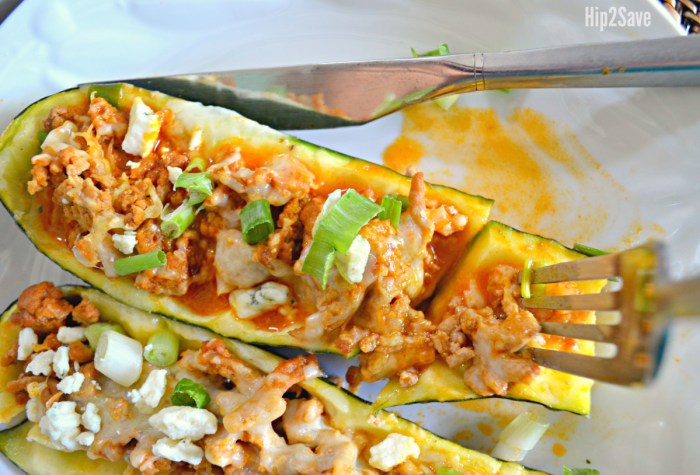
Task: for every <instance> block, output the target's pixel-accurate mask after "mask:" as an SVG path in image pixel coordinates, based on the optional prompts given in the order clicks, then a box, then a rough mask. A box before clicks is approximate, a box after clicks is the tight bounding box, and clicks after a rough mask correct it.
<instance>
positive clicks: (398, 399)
mask: <svg viewBox="0 0 700 475" xmlns="http://www.w3.org/2000/svg"><path fill="white" fill-rule="evenodd" d="M583 257H586V256H584V255H583V254H580V253H578V252H576V251H574V250H572V249H569V248H567V247H565V246H563V245H562V244H560V243H558V242H557V241H554V240H552V239H548V238H544V237H542V236H536V235H534V234H528V233H524V232H522V231H518V230H517V229H514V228H511V227H509V226H507V225H505V224H502V223H499V222H496V221H490V222H489V223H487V224H486V226H484V228H483V229H482V230H481V232H480V233H479V234H478V235H477V236H476V237H475V238H474V241H473V242H472V245H471V246H470V249H469V251H468V253H467V254H466V255H465V256H464V258H463V259H462V260H461V262H459V264H457V265H456V266H455V268H454V270H453V271H452V273H451V274H450V275H449V276H448V277H447V278H445V279H444V281H443V284H442V285H441V286H440V288H439V289H438V291H437V293H436V295H435V297H434V299H433V301H432V302H431V305H430V308H429V309H428V311H427V315H428V318H430V319H431V320H432V321H433V322H436V323H439V322H440V321H442V318H443V316H444V315H445V313H446V310H447V307H448V305H449V302H450V301H451V300H452V298H453V297H454V296H455V295H459V294H460V293H461V291H462V290H463V286H464V285H465V283H466V282H468V281H469V279H470V278H473V277H475V276H478V275H479V273H481V272H484V271H487V270H488V269H491V268H493V266H495V265H498V264H508V265H513V266H515V267H517V268H522V266H523V263H524V262H525V260H526V259H532V260H533V261H534V262H535V263H536V264H537V265H540V266H544V265H550V264H556V263H559V262H565V261H572V260H576V259H581V258H583ZM605 284H606V281H601V280H597V281H585V282H578V283H576V284H575V286H576V287H577V288H578V289H580V290H581V291H582V292H584V293H595V292H599V291H600V290H601V289H602V287H603V286H604V285H605ZM583 317H584V318H583V319H582V320H581V321H580V323H593V322H594V321H595V314H594V313H593V312H586V314H585V315H583ZM578 348H579V351H580V352H581V353H585V354H591V353H592V351H593V344H592V342H581V343H579V346H578ZM462 374H463V370H460V369H450V368H448V367H447V365H445V364H444V363H442V362H439V361H438V362H436V363H434V364H433V365H431V366H430V367H429V368H428V369H427V370H426V371H425V372H424V373H423V374H422V375H421V376H420V379H419V380H418V384H416V385H415V386H412V387H410V388H401V387H400V385H399V383H398V381H395V380H392V381H390V382H389V383H388V384H387V385H386V386H385V387H384V388H383V389H382V391H381V392H380V394H379V395H378V397H377V402H376V404H375V406H376V407H382V408H384V407H392V406H398V405H402V404H412V403H418V402H430V401H440V402H446V401H464V400H469V399H477V398H479V397H480V396H479V395H477V394H476V393H474V392H473V391H471V390H470V389H469V387H467V385H466V384H465V383H464V381H463V379H462ZM592 386H593V381H591V380H590V379H586V378H581V377H579V376H573V375H571V374H567V373H562V372H559V371H554V370H551V369H548V368H541V372H540V374H539V375H538V376H536V377H535V378H534V379H533V380H532V381H529V382H528V383H518V384H515V385H513V386H512V387H511V388H510V390H509V391H508V393H507V394H506V395H505V397H506V398H508V399H520V400H525V401H532V402H537V403H540V404H543V405H545V406H547V407H550V408H552V409H559V410H565V411H570V412H573V413H577V414H584V415H585V414H588V413H589V412H590V406H591V387H592Z"/></svg>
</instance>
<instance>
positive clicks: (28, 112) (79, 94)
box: [0, 84, 492, 357]
mask: <svg viewBox="0 0 700 475" xmlns="http://www.w3.org/2000/svg"><path fill="white" fill-rule="evenodd" d="M92 93H96V94H98V95H100V96H102V97H104V98H105V99H107V100H108V101H109V102H111V103H113V104H119V105H124V106H127V105H130V104H131V102H132V101H133V100H134V98H136V97H141V98H142V99H144V101H146V102H147V103H150V104H153V105H157V106H161V107H163V106H165V105H166V104H168V105H179V106H183V105H190V106H191V108H192V110H193V111H195V112H196V113H197V114H198V115H197V120H198V121H201V122H197V123H198V124H200V126H201V128H202V129H203V133H204V135H205V136H206V135H207V134H209V137H208V138H209V143H211V144H215V143H217V141H220V140H222V139H223V138H226V137H230V136H236V137H242V138H244V139H245V140H246V141H248V143H250V145H251V146H253V147H256V146H263V147H264V146H265V145H270V144H271V143H275V144H279V143H284V144H288V145H289V146H293V147H294V149H295V153H296V155H295V157H297V158H298V159H300V160H301V161H302V162H303V163H304V164H305V165H306V166H307V167H309V169H311V170H312V171H314V173H322V176H323V178H324V180H326V181H328V179H330V180H331V181H332V180H340V179H345V178H346V177H354V178H353V179H354V180H355V181H357V182H361V183H366V184H367V185H368V186H369V187H372V188H374V189H376V190H380V191H382V192H384V193H400V194H407V193H408V190H409V188H410V179H409V178H407V177H406V176H404V175H401V174H399V173H397V172H394V171H393V170H390V169H388V168H385V167H382V166H379V165H376V164H373V163H370V162H366V161H364V160H361V159H357V158H353V157H350V156H347V155H344V154H341V153H338V152H335V151H332V150H328V149H325V148H323V147H320V146H317V145H312V144H309V143H307V142H305V141H303V140H300V139H298V138H295V137H291V136H288V135H285V134H282V133H281V132H278V131H276V130H273V129H271V128H269V127H266V126H263V125H260V124H257V123H256V122H253V121H251V120H248V119H246V118H244V117H241V116H239V115H238V114H236V113H234V112H232V111H227V110H225V109H220V108H212V107H205V106H201V105H199V104H194V103H188V102H186V101H183V100H181V99H176V98H172V97H169V96H166V95H164V94H160V93H157V92H152V91H147V90H144V89H138V88H135V87H133V86H130V85H127V84H123V85H106V86H103V85H99V86H85V87H82V88H80V89H71V90H67V91H64V92H61V93H58V94H55V95H52V96H49V97H47V98H44V99H42V100H40V101H38V102H36V103H34V104H32V105H31V106H29V107H27V108H26V109H25V110H24V111H23V112H22V113H21V114H20V115H18V116H17V117H16V118H15V119H14V120H13V121H12V122H11V123H10V124H9V126H8V127H7V129H6V130H5V131H4V132H3V134H2V135H1V136H0V200H1V201H2V202H3V205H4V206H5V207H6V208H7V210H8V211H9V212H10V214H12V215H13V217H14V219H15V222H16V223H17V224H18V225H19V226H20V228H22V230H23V231H24V233H25V234H26V235H27V237H28V238H29V239H30V240H31V241H32V243H34V245H35V246H36V248H37V249H38V250H39V251H40V252H42V253H43V254H45V255H46V256H47V257H48V258H49V259H51V260H53V261H54V262H56V263H57V264H58V265H59V266H60V267H62V268H63V269H65V270H66V271H68V272H70V273H72V274H74V275H75V276H77V277H78V278H80V279H82V280H83V281H85V282H88V283H89V284H90V285H92V286H94V287H97V288H99V289H101V290H103V291H105V292H106V293H108V294H109V295H111V296H112V297H114V298H116V299H117V300H119V301H122V302H124V303H126V304H128V305H131V306H133V307H137V308H140V309H142V310H145V311H148V312H153V313H159V314H162V315H166V316H169V317H173V318H176V319H178V320H181V321H184V322H187V323H191V324H194V325H199V326H203V327H206V328H209V329H211V330H212V331H214V332H216V333H218V334H220V335H223V336H230V337H234V338H237V339H240V340H243V341H247V342H249V343H256V344H262V345H267V346H293V347H300V348H303V349H305V350H308V351H326V352H334V353H339V352H340V351H339V349H338V348H336V347H335V346H334V345H333V344H332V343H330V342H328V341H315V342H307V343H303V342H300V341H299V340H298V339H296V338H294V337H292V336H291V335H290V333H289V332H290V331H291V330H293V329H294V327H289V328H287V329H285V330H282V331H278V332H269V331H265V330H262V329H260V328H258V327H256V325H255V324H254V323H252V322H249V321H244V320H241V319H238V318H236V317H235V315H233V313H232V312H228V311H224V312H221V313H218V314H216V315H199V314H197V313H195V312H193V311H192V310H191V309H190V308H189V307H187V306H186V305H184V304H182V303H181V302H179V301H178V300H176V299H174V298H172V297H169V296H163V295H154V294H149V293H148V292H147V291H145V290H143V289H139V288H137V287H135V286H134V285H133V282H132V281H131V279H129V278H124V277H123V278H117V277H114V278H110V277H106V276H105V275H104V274H103V273H102V271H100V270H98V269H93V268H88V267H85V266H83V265H82V264H80V263H79V262H78V261H77V260H76V259H75V257H74V256H73V253H72V252H71V251H70V250H69V249H68V248H67V247H66V246H64V245H63V244H61V243H59V242H58V241H57V240H55V239H54V238H53V237H52V236H50V235H49V233H48V232H46V231H45V230H44V229H43V226H42V224H41V219H42V218H41V212H42V210H41V209H40V208H39V207H38V206H37V205H36V202H35V201H34V200H33V198H32V197H31V196H30V195H29V193H28V192H27V188H26V184H27V182H28V180H29V179H30V177H31V162H30V159H31V157H32V156H33V155H34V154H36V153H37V152H38V151H39V146H40V142H39V131H40V130H42V125H41V124H42V121H43V119H44V118H45V117H46V116H47V115H48V114H49V112H50V111H51V110H52V109H53V108H54V107H56V106H59V105H78V104H86V101H87V100H88V97H89V95H90V94H92ZM194 122H196V121H194ZM190 125H192V126H193V127H194V125H195V124H190ZM205 143H206V141H205ZM427 193H428V197H429V198H432V199H439V201H441V202H444V203H447V204H451V205H454V206H455V207H456V208H457V209H458V210H460V211H461V212H462V213H463V214H465V215H467V217H468V219H469V223H468V225H467V229H466V230H465V231H463V232H462V233H461V234H460V236H459V240H460V241H459V243H460V247H461V248H464V249H466V248H467V246H468V243H469V242H470V241H471V239H472V238H473V237H474V235H476V233H477V232H478V231H479V230H480V229H481V227H483V225H484V224H485V223H486V221H487V219H488V215H489V213H490V209H491V205H492V200H489V199H486V198H483V197H479V196H473V195H468V194H466V193H463V192H461V191H458V190H455V189H452V188H448V187H440V186H429V187H428V191H427ZM437 280H438V279H435V284H434V285H436V284H437ZM355 354H357V349H355V351H353V352H351V353H350V354H346V355H345V356H346V357H352V356H354V355H355Z"/></svg>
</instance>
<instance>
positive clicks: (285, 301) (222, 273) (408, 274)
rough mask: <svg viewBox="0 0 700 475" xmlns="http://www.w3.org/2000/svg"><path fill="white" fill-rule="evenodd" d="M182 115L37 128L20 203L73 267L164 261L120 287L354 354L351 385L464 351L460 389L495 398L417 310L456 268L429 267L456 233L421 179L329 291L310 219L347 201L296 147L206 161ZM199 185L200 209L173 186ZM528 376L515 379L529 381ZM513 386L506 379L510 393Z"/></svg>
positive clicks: (81, 114) (411, 377)
mask: <svg viewBox="0 0 700 475" xmlns="http://www.w3.org/2000/svg"><path fill="white" fill-rule="evenodd" d="M178 113H181V111H179V112H177V111H175V112H174V111H173V110H171V109H169V108H167V107H166V108H163V109H161V110H158V111H153V110H152V109H151V108H150V107H148V106H147V105H146V104H144V103H143V102H142V101H141V100H140V99H137V100H135V101H134V104H133V105H132V107H131V110H130V111H128V112H127V111H121V110H117V109H116V108H115V107H113V106H112V105H110V104H109V103H108V102H107V101H105V100H104V99H102V98H99V97H93V98H92V99H91V101H90V103H89V105H87V106H86V107H85V109H80V108H77V107H76V108H67V107H59V108H56V109H54V110H53V111H52V112H51V114H50V115H49V117H48V118H47V119H46V121H45V129H46V133H47V136H46V138H45V139H44V140H43V143H42V146H41V153H39V154H38V155H36V156H34V158H33V159H32V163H33V168H32V179H31V181H29V183H28V190H29V192H30V193H31V194H33V195H36V196H37V199H38V201H39V202H40V203H41V204H42V209H43V210H44V211H43V213H42V219H43V222H44V226H45V227H46V228H47V229H48V230H50V232H51V233H53V234H54V236H55V237H56V238H57V239H59V240H61V241H63V242H64V243H65V245H66V246H68V247H69V248H70V249H71V251H72V252H73V254H74V255H75V257H76V259H78V261H79V262H81V263H82V264H83V265H85V266H89V267H95V268H99V269H101V270H102V271H103V272H104V273H105V274H106V275H107V276H116V275H117V274H118V273H119V269H118V264H119V262H120V261H122V260H123V259H124V258H127V257H131V256H139V255H143V254H149V253H156V252H157V251H162V253H163V254H164V256H165V259H164V261H163V262H162V263H161V264H160V265H158V266H157V267H151V268H148V269H142V270H139V271H136V272H133V273H131V274H130V278H132V279H133V282H134V285H136V286H137V287H139V288H142V289H145V290H147V291H148V292H151V293H154V294H166V295H171V296H174V297H175V298H178V299H180V301H181V302H184V303H186V304H187V305H188V306H189V307H190V308H191V309H192V310H193V311H195V312H196V313H200V314H204V315H210V314H213V313H216V312H220V311H222V310H235V313H236V315H237V316H238V318H245V319H250V320H251V321H252V322H254V323H255V324H256V325H257V326H258V327H259V328H263V329H265V330H268V331H278V330H283V329H288V330H289V331H290V333H291V335H292V336H294V337H295V338H297V339H298V340H299V341H301V342H318V341H328V342H332V343H333V344H334V345H335V346H336V347H337V348H339V349H340V350H341V352H345V353H347V354H349V353H351V352H352V351H353V350H354V349H355V348H358V347H359V349H360V351H361V355H360V366H359V368H352V369H351V371H350V373H349V375H348V377H349V379H350V380H351V382H353V383H357V382H359V381H370V382H371V381H377V380H380V379H383V378H387V377H398V379H399V380H400V382H401V385H402V386H404V387H407V386H411V385H414V384H416V382H417V381H418V377H419V375H420V374H421V372H422V371H423V370H424V369H425V368H427V367H428V366H429V365H430V364H431V363H432V362H433V361H434V360H435V359H436V357H441V358H444V359H445V360H446V361H448V364H450V365H452V364H453V363H450V362H454V361H455V359H458V360H459V364H460V365H464V364H466V363H465V361H467V357H466V353H468V352H469V351H467V349H470V351H472V352H475V354H476V357H472V358H471V361H473V363H474V365H475V367H477V368H481V370H479V371H477V370H475V369H469V370H467V373H468V374H469V376H468V377H467V378H466V379H467V381H468V384H470V386H472V387H473V388H475V389H476V390H477V392H480V393H486V392H490V391H494V392H496V393H498V394H500V393H501V391H502V389H498V388H502V387H503V384H501V383H498V384H495V383H492V382H487V380H488V379H490V377H491V376H490V375H488V374H487V373H488V372H489V371H491V369H494V367H493V366H492V365H491V364H490V362H489V359H490V356H488V354H487V352H486V350H487V348H486V347H485V346H484V348H483V350H484V351H481V350H482V346H483V345H481V344H478V341H476V340H475V341H474V343H477V344H475V345H473V346H472V347H471V348H468V347H469V345H467V346H466V347H465V350H464V351H458V352H457V353H459V355H460V356H459V357H456V356H454V355H452V354H451V350H449V348H452V347H454V345H455V343H454V342H451V343H449V344H447V347H446V346H445V345H446V343H444V341H443V340H445V338H444V335H443V334H444V332H445V331H446V330H444V329H443V330H439V329H437V328H436V327H435V325H434V324H433V323H432V322H430V321H429V320H427V319H426V318H425V315H424V313H423V312H422V311H421V309H419V308H416V307H417V305H418V304H419V303H420V302H421V301H423V300H425V298H426V297H429V293H430V292H432V290H431V289H432V288H433V287H434V282H433V281H432V279H433V278H434V276H435V275H436V274H437V273H438V272H437V270H436V269H439V268H440V266H444V265H449V263H450V262H451V260H452V259H453V256H446V255H438V253H437V251H436V249H438V248H441V246H439V245H438V243H439V242H440V240H445V239H449V236H452V235H453V234H455V233H458V232H460V231H463V230H464V229H465V227H466V226H467V217H466V216H464V215H463V214H461V213H459V212H458V210H457V209H455V208H454V207H453V206H451V205H445V204H440V203H436V202H432V201H430V200H428V199H426V185H425V183H424V181H423V175H422V174H421V173H419V172H416V173H414V174H413V175H412V182H411V188H410V193H409V195H408V196H407V197H404V198H405V204H406V206H405V207H404V208H403V209H402V211H401V214H400V217H399V219H398V221H397V222H396V223H391V222H390V221H389V220H387V219H379V217H375V218H373V219H370V220H369V222H367V224H365V225H364V226H362V227H361V229H360V230H359V234H358V236H357V237H356V238H355V240H354V241H353V246H352V247H351V249H350V250H349V251H348V253H347V255H346V256H345V257H344V258H343V260H344V267H343V268H344V272H341V271H340V270H339V269H340V267H339V266H340V264H338V265H337V266H336V265H334V266H333V267H332V268H331V270H330V274H329V275H328V282H327V285H326V287H325V288H324V287H323V286H322V284H321V282H320V281H319V279H318V278H316V277H314V276H312V275H309V274H308V273H305V272H304V270H303V266H304V262H305V259H306V258H307V256H308V254H309V253H310V250H311V247H312V245H313V243H314V238H315V232H316V228H317V227H318V225H319V222H320V221H321V218H322V217H323V216H324V214H325V213H326V212H327V208H328V207H329V205H330V206H332V204H333V203H332V201H333V200H337V199H338V197H339V196H340V195H342V194H344V193H348V192H349V191H348V189H339V190H326V189H325V188H327V186H326V185H325V184H323V183H322V180H320V179H319V178H318V177H316V176H315V175H314V173H313V172H312V171H311V170H309V169H308V168H307V167H306V166H305V165H304V164H303V163H302V161H301V160H299V159H298V158H297V157H296V156H295V153H296V152H295V150H294V146H293V145H284V147H281V148H280V147H278V148H274V147H273V148H271V149H270V150H269V151H265V150H260V149H251V148H247V147H246V144H244V143H239V142H236V141H233V142H232V141H224V143H223V144H221V145H219V146H217V147H208V144H206V143H205V142H203V139H202V133H201V130H195V131H193V132H185V131H184V130H185V128H184V127H183V125H182V123H181V121H180V119H181V118H182V117H181V116H178ZM197 173H199V174H206V180H209V182H210V183H211V189H209V190H208V194H207V195H206V197H205V196H204V195H197V193H199V192H197V191H194V190H193V189H187V188H183V187H177V188H176V186H175V185H176V183H178V180H179V177H181V175H183V174H189V175H192V174H197ZM324 186H325V188H324ZM322 190H324V191H322ZM357 191H358V192H359V193H360V195H362V196H364V197H365V198H367V199H369V200H371V201H372V202H374V203H375V204H378V203H380V202H381V201H382V197H381V196H377V195H376V193H375V192H374V191H373V190H371V189H364V190H357ZM197 196H199V199H197V200H196V199H195V198H196V197H197ZM256 200H265V201H266V202H267V203H269V205H270V207H271V215H272V217H273V218H274V230H272V232H271V233H270V234H269V235H268V236H267V237H266V238H265V239H264V240H263V241H262V242H259V243H255V244H250V243H249V242H247V241H246V235H245V233H244V232H243V228H242V210H243V209H244V207H245V206H246V205H247V204H249V203H251V202H253V201H256ZM189 203H197V206H196V207H195V208H192V209H193V210H195V211H193V212H192V214H193V218H192V221H191V223H190V224H189V225H188V226H186V229H184V230H183V231H182V232H181V234H178V235H177V236H174V235H170V234H169V233H168V232H166V231H165V230H166V228H165V227H164V222H165V221H167V220H170V219H171V216H172V213H173V211H174V210H179V209H183V207H187V206H188V205H189ZM190 211H192V210H190ZM169 236H171V237H169ZM356 241H357V244H358V245H357V249H355V243H356ZM443 247H444V246H443ZM341 257H342V256H341ZM339 260H341V258H340V257H339V258H336V262H338V261H339ZM509 302H510V300H509ZM513 305H516V306H517V304H515V303H513ZM517 312H518V313H519V314H522V315H525V314H526V312H525V313H523V312H524V311H523V310H522V309H519V310H518V311H517ZM465 318H466V317H465ZM465 318H462V317H459V318H458V320H465ZM481 318H482V319H483V322H481V323H477V321H476V320H474V321H473V322H472V323H469V322H466V320H465V321H464V322H460V323H459V325H462V328H467V327H468V326H470V325H471V327H470V328H474V329H476V328H477V327H479V326H480V325H481V327H480V328H481V329H480V330H479V333H480V334H481V335H486V334H487V333H488V332H487V331H486V330H485V329H487V328H491V327H492V326H493V325H492V323H493V321H494V316H493V315H488V314H483V315H481ZM496 319H498V318H496ZM489 322H491V323H489ZM445 325H446V324H445V323H443V325H442V326H443V327H445ZM498 327H499V328H501V329H509V330H512V331H517V332H520V331H521V330H526V332H525V333H518V334H517V335H515V336H514V338H517V339H518V340H519V341H524V339H525V338H526V337H529V336H531V334H532V332H531V331H530V329H529V328H521V327H519V326H515V325H514V326H512V328H509V327H505V326H503V325H499V326H498ZM436 332H437V333H436ZM448 333H449V332H448ZM452 333H454V331H452ZM465 335H470V333H469V332H465ZM453 337H454V335H453ZM453 337H450V338H453ZM450 338H448V339H447V341H450ZM454 338H457V337H454ZM465 338H467V339H470V338H471V337H468V336H467V337H465ZM484 345H485V344H484ZM463 346H464V345H463ZM446 348H447V349H446ZM516 348H519V346H518V345H515V344H513V345H510V346H508V348H505V347H503V348H500V347H499V349H498V351H499V354H501V353H503V354H505V353H507V352H509V351H510V350H515V349H516ZM436 350H437V351H436ZM480 352H481V353H480ZM479 355H480V356H479ZM512 358H513V359H514V360H515V359H517V360H518V361H520V360H522V357H516V356H512ZM462 360H464V361H462ZM454 364H457V363H454ZM523 366H524V367H523V368H522V370H521V371H520V372H518V374H522V375H523V378H524V377H526V376H525V375H527V374H531V373H532V372H533V371H536V369H534V368H533V367H532V364H529V363H523ZM525 367H527V368H529V369H528V370H526V368H525ZM478 374H481V375H482V376H483V377H482V378H481V379H480V378H479V377H478ZM514 377H515V373H514V372H509V374H508V377H506V378H505V379H506V380H507V381H513V380H514ZM495 378H496V379H498V380H502V379H503V378H502V377H501V375H498V376H496V377H495ZM487 388H489V389H487Z"/></svg>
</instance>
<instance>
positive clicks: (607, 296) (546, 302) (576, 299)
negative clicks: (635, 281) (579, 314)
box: [521, 292, 620, 310]
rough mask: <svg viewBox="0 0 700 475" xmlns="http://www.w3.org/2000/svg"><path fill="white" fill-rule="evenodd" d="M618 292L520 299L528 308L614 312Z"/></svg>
mask: <svg viewBox="0 0 700 475" xmlns="http://www.w3.org/2000/svg"><path fill="white" fill-rule="evenodd" d="M619 296H620V294H619V292H604V293H601V294H583V295H540V296H536V297H530V298H528V299H521V303H522V304H523V306H525V307H528V308H548V309H552V310H616V309H618V308H619Z"/></svg>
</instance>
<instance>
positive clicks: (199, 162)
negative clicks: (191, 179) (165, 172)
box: [185, 157, 207, 173]
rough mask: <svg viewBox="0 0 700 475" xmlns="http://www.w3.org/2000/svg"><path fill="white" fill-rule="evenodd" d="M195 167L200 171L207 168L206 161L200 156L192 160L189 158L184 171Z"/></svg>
mask: <svg viewBox="0 0 700 475" xmlns="http://www.w3.org/2000/svg"><path fill="white" fill-rule="evenodd" d="M195 169H196V170H199V171H200V172H203V171H205V170H206V169H207V162H206V161H205V160H204V159H203V158H202V157H195V158H193V159H192V160H190V163H189V164H188V165H187V168H185V173H187V172H190V171H192V170H195Z"/></svg>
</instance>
